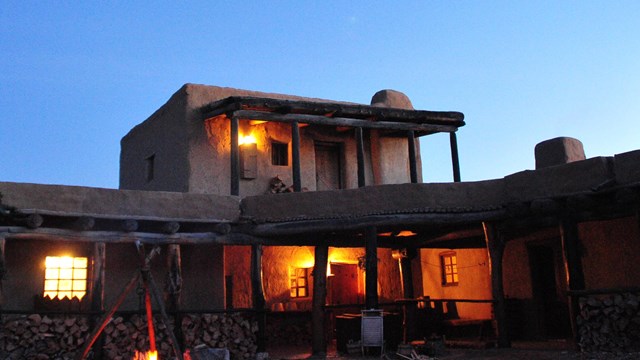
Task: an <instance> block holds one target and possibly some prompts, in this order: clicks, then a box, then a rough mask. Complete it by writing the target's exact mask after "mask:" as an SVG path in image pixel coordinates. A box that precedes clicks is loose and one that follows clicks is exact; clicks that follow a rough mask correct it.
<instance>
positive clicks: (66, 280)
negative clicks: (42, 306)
mask: <svg viewBox="0 0 640 360" xmlns="http://www.w3.org/2000/svg"><path fill="white" fill-rule="evenodd" d="M87 264H88V259H87V258H86V257H70V256H47V258H46V260H45V276H44V297H49V298H50V299H54V298H56V297H57V298H58V299H61V300H62V299H64V298H65V297H66V298H68V299H73V298H74V297H75V298H78V300H82V298H83V297H84V295H85V294H86V292H87Z"/></svg>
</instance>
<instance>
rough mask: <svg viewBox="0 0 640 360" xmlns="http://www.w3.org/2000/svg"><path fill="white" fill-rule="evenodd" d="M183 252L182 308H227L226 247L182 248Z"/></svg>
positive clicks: (186, 246)
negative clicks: (225, 286)
mask: <svg viewBox="0 0 640 360" xmlns="http://www.w3.org/2000/svg"><path fill="white" fill-rule="evenodd" d="M181 253H182V296H181V305H182V309H185V310H187V311H188V310H202V309H224V307H225V304H224V250H223V247H222V245H213V244H206V245H182V246H181ZM165 278H166V275H165ZM165 278H163V282H164V280H165Z"/></svg>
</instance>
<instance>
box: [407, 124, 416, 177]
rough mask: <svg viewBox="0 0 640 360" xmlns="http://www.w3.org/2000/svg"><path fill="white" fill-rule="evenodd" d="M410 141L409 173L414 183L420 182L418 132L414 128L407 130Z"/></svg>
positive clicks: (408, 140)
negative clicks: (417, 156)
mask: <svg viewBox="0 0 640 360" xmlns="http://www.w3.org/2000/svg"><path fill="white" fill-rule="evenodd" d="M407 142H408V143H409V175H410V178H411V183H412V184H417V183H418V160H417V158H416V134H415V132H414V131H413V130H409V131H407Z"/></svg>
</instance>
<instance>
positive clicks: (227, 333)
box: [0, 313, 258, 360]
mask: <svg viewBox="0 0 640 360" xmlns="http://www.w3.org/2000/svg"><path fill="white" fill-rule="evenodd" d="M169 321H170V324H169V328H170V329H171V331H172V330H173V327H174V324H173V319H171V318H170V320H169ZM3 322H4V326H3V327H4V328H0V359H3V360H4V359H7V360H18V359H19V360H23V359H26V360H67V359H73V358H74V357H75V354H76V352H77V351H80V350H81V349H82V347H83V345H84V342H85V340H86V339H87V337H88V336H89V333H90V332H91V330H93V329H90V328H89V325H88V320H87V318H85V317H81V316H59V317H54V316H41V315H38V314H32V315H28V316H27V315H23V316H18V317H12V318H10V319H7V318H6V317H5V318H4V321H3ZM154 327H155V336H156V346H157V348H158V349H157V350H158V355H159V358H160V359H172V358H174V354H173V350H172V348H171V343H170V340H169V338H168V333H167V329H166V327H165V326H164V325H163V323H162V322H161V321H160V316H154ZM182 328H183V333H184V337H185V346H186V347H187V348H193V347H195V346H196V345H200V344H204V345H206V346H208V347H212V348H217V347H220V348H227V349H228V350H229V352H230V354H231V359H234V360H242V359H250V358H254V357H255V354H256V350H257V346H256V333H257V331H258V326H257V323H256V322H255V321H252V320H248V318H247V317H246V316H243V315H241V314H239V313H235V314H199V315H185V316H184V317H183V321H182ZM102 336H103V338H104V342H103V344H102V351H103V356H104V358H105V359H114V360H130V359H132V358H133V354H134V353H135V351H136V350H137V351H139V352H146V351H148V350H149V332H148V329H147V321H146V317H145V316H144V315H132V316H130V317H128V319H127V318H123V317H121V316H116V317H114V318H113V320H112V321H111V322H109V324H107V326H106V327H105V328H104V331H103V334H102ZM98 346H100V345H99V342H97V343H96V344H94V346H93V349H94V350H96V349H97V347H98Z"/></svg>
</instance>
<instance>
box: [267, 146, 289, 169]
mask: <svg viewBox="0 0 640 360" xmlns="http://www.w3.org/2000/svg"><path fill="white" fill-rule="evenodd" d="M271 164H272V165H278V166H287V165H289V145H288V144H285V143H281V142H277V141H272V142H271Z"/></svg>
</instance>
